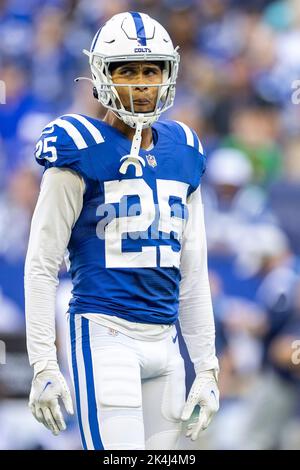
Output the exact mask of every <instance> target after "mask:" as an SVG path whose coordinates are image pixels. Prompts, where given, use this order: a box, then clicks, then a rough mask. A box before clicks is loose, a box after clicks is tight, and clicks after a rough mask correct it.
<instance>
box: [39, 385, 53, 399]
mask: <svg viewBox="0 0 300 470" xmlns="http://www.w3.org/2000/svg"><path fill="white" fill-rule="evenodd" d="M51 384H52V382H47V383H46V385H45V387H44V388H43V390H42V391H41V393H40V396H39V399H40V398H41V396H42V394H43V393H44V391H45V390H46V388H47V387H48V385H51Z"/></svg>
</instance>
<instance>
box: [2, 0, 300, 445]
mask: <svg viewBox="0 0 300 470" xmlns="http://www.w3.org/2000/svg"><path fill="white" fill-rule="evenodd" d="M126 10H137V11H143V12H147V13H149V14H150V15H151V16H153V17H154V18H156V19H158V20H159V21H161V22H162V24H163V25H164V26H165V27H166V29H167V30H168V31H169V32H170V35H171V37H172V39H173V42H174V44H175V45H177V44H178V45H180V52H181V65H180V73H179V79H178V86H177V97H176V100H175V103H176V104H175V106H174V108H172V109H171V110H170V112H169V113H168V118H170V119H178V120H180V121H183V122H185V123H186V124H188V125H190V126H191V127H193V128H194V129H195V130H196V131H197V132H198V135H199V136H200V139H201V140H202V143H203V145H204V148H205V151H206V154H207V156H208V165H207V171H206V175H205V178H204V180H203V194H204V200H205V215H206V225H207V237H208V248H209V268H210V276H211V287H212V293H213V301H214V308H215V317H216V326H217V349H218V354H219V358H220V363H221V376H220V389H221V409H220V412H219V414H218V415H217V416H216V417H215V419H214V422H213V423H212V424H211V426H210V427H209V429H208V430H207V431H205V432H204V433H203V434H202V436H201V438H200V439H199V440H198V441H197V442H196V443H195V444H193V445H192V444H190V443H189V442H188V441H185V440H184V438H183V441H182V446H184V445H187V447H189V448H195V449H196V448H197V449H198V448H199V449H202V448H209V449H233V448H234V449H244V448H250V449H288V448H290V449H291V448H294V449H300V405H299V399H298V398H299V384H300V370H299V364H298V362H299V358H300V354H298V351H299V344H298V343H297V341H298V342H299V340H300V290H299V286H300V284H299V272H300V263H299V254H300V217H299V210H300V208H299V203H300V134H299V130H300V105H299V104H297V90H295V89H293V86H294V87H295V86H297V82H295V80H297V79H300V48H299V44H300V2H299V1H298V0H286V1H268V0H243V1H237V0H236V1H235V0H184V1H182V0H141V1H138V2H135V1H131V0H128V1H127V0H112V1H106V0H105V1H104V0H103V1H101V0H49V1H48V0H45V1H41V0H27V1H26V2H23V1H22V0H1V1H0V38H1V41H0V80H1V85H2V88H1V90H2V91H3V83H4V84H5V87H6V96H5V100H4V99H3V94H2V95H1V100H0V101H1V104H0V300H1V311H0V340H1V341H2V342H1V343H0V344H1V352H2V354H1V357H0V362H1V364H0V423H1V427H0V449H39V448H40V449H57V448H58V449H59V448H70V449H76V448H80V444H79V433H78V429H77V424H76V422H75V421H74V420H70V421H69V426H68V431H67V432H66V433H63V434H62V436H61V437H60V438H54V437H52V435H51V434H50V433H49V432H48V431H46V430H45V429H43V428H42V427H41V426H40V425H39V424H38V423H36V422H35V421H34V419H33V418H32V416H31V414H30V412H29V410H28V409H27V395H28V392H29V388H30V381H31V369H30V368H29V366H28V362H27V356H26V353H25V338H24V299H23V266H24V257H25V253H26V245H27V241H28V233H29V227H30V220H31V216H32V212H33V209H34V206H35V202H36V199H37V195H38V191H39V183H40V179H41V169H40V168H39V167H38V165H36V163H35V162H34V157H33V150H34V145H35V142H36V140H37V138H38V136H39V134H40V132H41V129H42V128H43V126H44V125H45V124H46V123H47V122H48V121H50V120H51V119H53V118H54V117H56V116H58V115H60V114H64V113H66V112H79V113H86V114H89V115H94V116H98V117H100V116H101V112H102V111H101V110H99V108H98V103H97V102H96V101H95V100H94V99H93V98H92V95H91V88H90V84H87V83H86V82H80V83H79V84H74V83H73V79H74V78H75V77H77V76H78V75H89V70H88V68H87V63H86V60H85V57H84V56H83V55H82V53H81V50H82V49H83V48H84V47H85V48H88V47H89V45H90V42H91V40H92V37H93V35H94V33H95V32H96V30H97V29H98V28H99V26H100V25H101V24H102V23H103V22H104V21H105V20H106V19H108V18H109V17H111V16H112V15H113V14H115V13H118V12H121V11H126ZM4 101H5V102H4ZM61 278H62V281H61V285H60V287H59V292H58V305H57V319H58V329H59V333H58V344H59V352H60V357H61V362H62V367H63V369H64V370H65V368H66V364H65V359H64V357H65V356H64V355H65V348H64V312H65V310H66V305H67V301H68V296H69V292H70V281H69V280H68V277H67V275H66V273H65V272H62V273H61ZM295 341H296V342H295ZM3 342H5V345H6V357H4V354H3V352H4V351H3V345H4V343H3ZM297 346H298V350H297ZM183 352H184V354H185V351H183ZM3 362H5V364H3ZM187 368H188V375H187V383H188V384H190V382H191V379H192V375H193V371H192V369H191V367H190V365H189V364H188V363H187Z"/></svg>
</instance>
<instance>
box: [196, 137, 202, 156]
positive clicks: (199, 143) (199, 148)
mask: <svg viewBox="0 0 300 470" xmlns="http://www.w3.org/2000/svg"><path fill="white" fill-rule="evenodd" d="M197 142H198V150H199V153H202V155H203V153H204V150H203V146H202V144H201V142H200V139H199V137H198V136H197Z"/></svg>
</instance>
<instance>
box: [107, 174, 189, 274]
mask: <svg viewBox="0 0 300 470" xmlns="http://www.w3.org/2000/svg"><path fill="white" fill-rule="evenodd" d="M187 190H188V185H187V184H186V183H182V182H179V181H171V180H162V179H158V180H157V195H158V209H159V225H158V229H159V230H160V231H161V232H163V233H164V234H166V235H167V236H168V237H169V236H170V233H171V232H175V233H176V238H177V239H178V240H181V237H182V232H183V228H184V219H183V218H182V217H176V216H175V215H173V216H172V215H171V206H170V204H169V199H170V197H172V196H173V197H176V198H179V199H181V202H182V204H185V203H186V198H187ZM104 193H105V201H104V203H105V204H113V203H120V202H121V199H122V198H123V197H126V196H136V195H137V196H138V197H139V200H140V204H139V212H140V214H139V215H131V216H127V217H118V218H117V217H115V218H114V219H113V220H112V221H110V222H109V223H108V224H107V225H106V227H105V260H106V267H107V268H151V267H156V266H157V261H156V260H157V256H156V252H157V249H159V250H160V266H162V267H173V266H176V267H178V268H179V261H180V252H176V251H174V250H173V249H172V247H171V246H168V245H161V246H157V247H156V246H144V247H142V250H141V251H138V252H132V251H130V252H123V251H122V235H123V234H127V233H130V232H145V231H147V230H148V229H149V227H150V226H151V225H152V223H153V222H154V219H155V214H156V212H155V204H154V199H153V192H152V189H151V188H150V186H149V185H148V184H147V183H146V182H145V180H143V179H128V180H121V181H118V180H116V181H108V182H105V183H104ZM165 238H166V237H165Z"/></svg>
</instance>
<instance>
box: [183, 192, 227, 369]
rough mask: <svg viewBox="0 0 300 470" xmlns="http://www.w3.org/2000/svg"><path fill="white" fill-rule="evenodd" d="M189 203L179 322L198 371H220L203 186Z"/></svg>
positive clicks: (192, 195) (191, 197)
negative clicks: (216, 351)
mask: <svg viewBox="0 0 300 470" xmlns="http://www.w3.org/2000/svg"><path fill="white" fill-rule="evenodd" d="M187 207H188V213H189V218H188V222H187V224H186V227H185V230H184V234H183V243H182V252H181V261H180V272H181V282H180V298H179V323H180V328H181V332H182V335H183V338H184V340H185V343H186V345H187V348H188V352H189V355H190V358H191V360H192V362H193V363H194V367H195V371H196V373H198V372H201V371H205V370H210V369H214V370H216V371H218V369H219V366H218V359H217V357H216V353H215V324H214V317H213V308H212V301H211V293H210V286H209V279H208V268H207V246H206V234H205V226H204V211H203V204H202V199H201V192H200V187H199V188H198V189H197V190H196V191H195V192H194V193H192V194H191V196H190V197H189V199H188V202H187Z"/></svg>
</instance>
